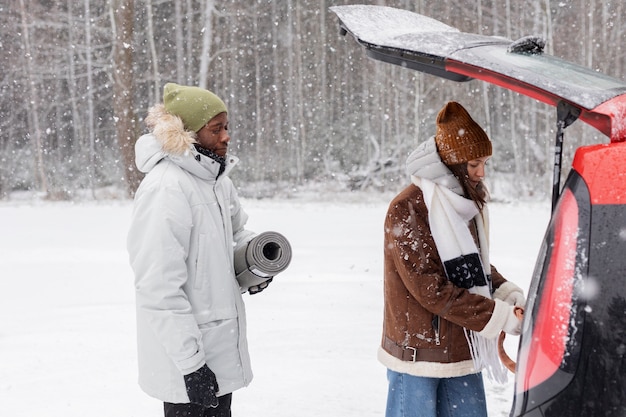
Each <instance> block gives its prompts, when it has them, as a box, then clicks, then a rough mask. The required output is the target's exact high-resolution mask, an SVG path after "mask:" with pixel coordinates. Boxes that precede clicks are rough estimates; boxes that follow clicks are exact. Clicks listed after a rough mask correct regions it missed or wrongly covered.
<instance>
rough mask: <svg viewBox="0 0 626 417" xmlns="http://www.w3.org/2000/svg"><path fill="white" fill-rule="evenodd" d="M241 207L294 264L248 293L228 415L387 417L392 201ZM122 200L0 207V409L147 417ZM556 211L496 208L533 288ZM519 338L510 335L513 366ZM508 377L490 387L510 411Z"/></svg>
mask: <svg viewBox="0 0 626 417" xmlns="http://www.w3.org/2000/svg"><path fill="white" fill-rule="evenodd" d="M305 200H306V201H303V200H299V199H293V200H263V201H256V200H244V204H245V207H246V210H247V212H248V213H249V215H250V221H249V228H250V229H252V230H255V231H257V232H261V231H265V230H275V231H278V232H281V233H283V234H284V235H285V236H286V237H287V238H288V239H289V240H290V242H291V244H292V247H293V260H292V263H291V265H290V267H289V269H288V270H287V271H286V272H284V273H283V274H281V275H279V276H278V277H276V278H275V279H274V282H273V283H272V284H271V285H270V288H269V289H268V290H267V291H265V292H263V293H261V294H259V295H255V296H252V297H251V296H249V295H246V296H245V300H246V305H247V311H248V317H249V318H248V320H249V341H250V348H251V356H252V364H253V369H254V372H255V379H254V380H253V381H252V384H251V385H250V386H249V387H248V388H246V389H243V390H240V391H237V392H236V393H235V394H234V397H233V415H234V416H235V417H246V416H248V417H251V416H255V417H270V416H271V417H322V416H324V417H325V416H328V417H335V416H342V417H370V416H383V415H384V406H385V398H386V379H385V369H384V368H383V367H382V366H381V365H380V364H379V363H378V362H377V361H376V349H377V347H378V343H379V339H380V332H381V315H382V224H383V218H384V215H385V211H386V207H387V201H388V199H387V198H383V197H371V198H368V199H357V200H355V199H352V201H348V199H346V200H345V201H344V200H342V199H341V198H337V199H327V201H319V200H318V201H310V199H305ZM130 211H131V203H130V202H96V203H80V204H71V203H43V202H35V203H30V202H29V203H0V361H1V362H0V363H1V366H0V404H1V405H0V408H1V409H2V411H1V414H2V415H6V416H11V417H22V416H23V417H33V416H46V417H56V416H59V417H60V416H63V417H83V416H90V417H131V416H132V417H149V416H161V415H162V405H161V403H160V402H159V401H157V400H154V399H152V398H150V397H148V396H146V395H145V394H143V393H142V392H141V391H140V389H139V388H138V386H137V384H136V359H135V334H134V331H135V330H134V323H135V321H134V294H133V277H132V274H131V270H130V267H129V266H128V262H127V255H126V250H125V238H126V230H127V227H128V220H129V216H130ZM549 212H550V204H549V202H542V203H523V204H522V203H512V204H504V203H493V204H492V205H491V218H492V227H491V229H492V230H491V241H492V262H493V264H494V265H496V267H497V268H498V269H499V270H500V272H502V273H503V274H504V275H505V276H506V277H508V278H509V279H510V280H512V281H514V282H516V283H517V284H518V285H520V286H521V287H522V288H524V289H525V290H527V288H528V285H529V281H530V275H531V272H532V269H533V267H534V259H535V256H536V254H537V252H538V249H539V244H540V242H541V239H542V237H543V232H544V229H545V227H546V225H547V222H548V219H549ZM517 339H518V338H515V337H509V338H508V339H507V350H508V351H509V353H510V354H511V356H512V357H513V358H515V350H516V347H517ZM512 394H513V378H512V377H511V378H509V383H508V384H506V385H504V386H497V385H494V384H492V383H490V382H489V381H487V399H488V404H489V410H490V416H494V417H500V416H502V417H504V416H508V413H509V410H510V406H511V400H512Z"/></svg>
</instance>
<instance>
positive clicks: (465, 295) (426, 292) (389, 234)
mask: <svg viewBox="0 0 626 417" xmlns="http://www.w3.org/2000/svg"><path fill="white" fill-rule="evenodd" d="M427 213H428V212H427V208H426V205H425V204H424V202H423V200H422V199H417V201H415V200H404V201H399V202H397V204H395V205H394V206H392V207H390V209H389V211H388V213H387V218H386V223H385V245H386V249H385V250H387V251H391V253H390V257H391V258H392V259H393V264H394V268H395V269H396V271H397V273H398V275H399V277H400V279H401V280H402V282H403V285H404V286H405V287H406V289H407V291H408V292H409V293H410V295H411V296H412V297H413V298H414V299H415V300H416V301H417V302H418V303H419V304H420V305H422V306H423V307H424V308H425V309H426V310H428V311H430V312H431V313H433V314H436V315H439V316H441V317H443V318H444V319H446V320H448V321H450V322H453V323H455V324H457V325H460V326H463V327H465V328H468V329H471V330H475V331H480V330H482V329H483V328H484V327H485V326H486V325H487V323H488V322H489V320H490V319H491V317H492V313H493V311H494V308H495V302H494V300H491V299H488V298H485V297H483V296H480V295H477V294H472V293H470V292H469V291H467V290H465V289H463V288H459V287H457V286H455V285H454V284H452V283H451V282H450V281H449V280H448V279H447V277H446V276H445V272H444V270H443V265H442V262H441V259H440V257H439V254H438V252H437V248H436V246H435V242H434V240H433V237H432V234H431V231H430V226H429V223H428V215H427Z"/></svg>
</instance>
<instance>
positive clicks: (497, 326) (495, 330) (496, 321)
mask: <svg viewBox="0 0 626 417" xmlns="http://www.w3.org/2000/svg"><path fill="white" fill-rule="evenodd" d="M493 301H495V302H496V305H495V307H494V308H493V314H492V315H491V319H489V321H488V322H487V325H486V326H485V327H484V328H483V329H482V330H481V331H480V332H478V334H480V335H481V336H482V337H484V338H486V339H495V338H496V337H498V335H499V334H500V332H501V331H502V329H503V328H504V324H505V323H506V319H507V313H508V310H509V309H510V308H511V306H510V305H508V304H507V303H505V302H504V301H502V300H498V299H495V300H493Z"/></svg>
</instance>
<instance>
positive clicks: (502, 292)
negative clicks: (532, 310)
mask: <svg viewBox="0 0 626 417" xmlns="http://www.w3.org/2000/svg"><path fill="white" fill-rule="evenodd" d="M514 292H519V293H520V294H522V297H523V296H524V290H522V289H521V288H520V287H518V286H517V285H515V284H513V283H512V282H510V281H507V282H505V283H503V284H502V285H500V286H499V287H498V289H497V290H496V291H495V292H494V293H493V298H496V299H498V300H502V301H504V300H506V299H507V297H508V296H509V295H511V294H512V293H514Z"/></svg>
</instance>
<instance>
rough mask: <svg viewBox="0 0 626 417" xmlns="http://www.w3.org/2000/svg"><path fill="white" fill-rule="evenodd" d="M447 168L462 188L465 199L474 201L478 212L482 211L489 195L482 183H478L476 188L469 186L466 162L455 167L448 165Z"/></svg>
mask: <svg viewBox="0 0 626 417" xmlns="http://www.w3.org/2000/svg"><path fill="white" fill-rule="evenodd" d="M448 168H449V169H450V171H452V173H453V174H454V176H455V177H456V178H457V179H458V180H459V182H460V183H461V187H463V194H465V197H467V198H469V199H470V200H472V201H474V203H476V206H477V207H478V208H479V209H480V210H482V208H483V206H484V205H485V204H487V199H488V198H489V194H488V192H487V188H486V187H485V185H484V184H483V183H482V182H479V183H478V186H476V188H474V187H472V186H471V185H470V182H469V174H468V173H467V162H464V163H462V164H456V165H448Z"/></svg>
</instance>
